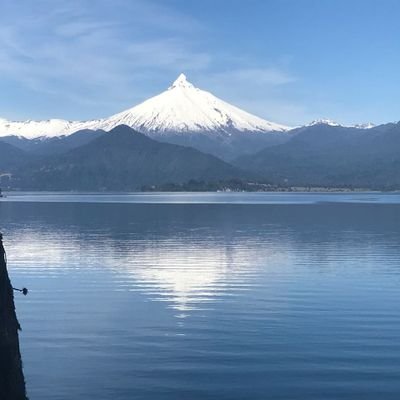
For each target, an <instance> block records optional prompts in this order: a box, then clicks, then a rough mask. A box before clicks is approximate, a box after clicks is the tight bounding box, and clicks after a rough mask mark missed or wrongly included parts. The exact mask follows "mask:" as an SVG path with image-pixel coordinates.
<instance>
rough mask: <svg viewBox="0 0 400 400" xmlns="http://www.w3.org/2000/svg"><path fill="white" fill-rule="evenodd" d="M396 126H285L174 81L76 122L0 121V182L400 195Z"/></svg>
mask: <svg viewBox="0 0 400 400" xmlns="http://www.w3.org/2000/svg"><path fill="white" fill-rule="evenodd" d="M399 150H400V124H398V123H389V124H384V125H379V126H374V125H373V124H370V123H368V124H363V125H356V126H342V125H340V124H337V123H335V122H333V121H329V120H319V121H313V122H312V123H310V124H308V125H306V126H302V127H297V128H289V127H286V126H284V125H280V124H276V123H273V122H269V121H266V120H263V119H261V118H259V117H256V116H254V115H252V114H249V113H247V112H245V111H243V110H241V109H239V108H237V107H235V106H232V105H230V104H228V103H226V102H224V101H223V100H220V99H218V98H217V97H215V96H214V95H212V94H211V93H209V92H206V91H203V90H201V89H198V88H196V87H195V86H194V85H193V84H191V83H190V82H188V80H187V79H186V77H185V76H184V75H183V74H181V75H180V76H179V77H178V79H176V80H175V82H174V83H173V84H172V85H171V86H170V87H169V88H168V89H167V90H166V91H165V92H163V93H161V94H159V95H157V96H155V97H152V98H150V99H149V100H146V101H145V102H143V103H141V104H139V105H137V106H136V107H133V108H131V109H129V110H126V111H124V112H121V113H119V114H116V115H114V116H111V117H109V118H105V119H99V120H92V121H86V122H80V121H65V120H48V121H25V122H12V121H7V120H3V119H0V182H1V184H2V185H3V186H7V187H10V188H14V189H30V190H138V189H140V188H141V187H143V186H147V187H149V186H150V187H151V186H152V185H155V186H158V185H163V184H168V183H174V184H176V183H178V184H181V183H184V182H187V181H189V180H201V181H206V182H217V181H221V182H223V181H226V180H229V179H242V180H247V181H253V182H254V181H257V182H263V183H268V184H274V185H277V186H335V187H339V186H346V187H363V188H378V189H397V188H400V174H399V173H398V172H397V171H399V168H398V167H399V166H400V156H399V155H398V154H400V151H399Z"/></svg>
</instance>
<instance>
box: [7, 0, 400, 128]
mask: <svg viewBox="0 0 400 400" xmlns="http://www.w3.org/2000/svg"><path fill="white" fill-rule="evenodd" d="M399 15H400V1H397V0H246V1H244V0H241V1H239V0H201V1H199V0H196V1H195V0H160V1H157V0H137V1H136V0H113V1H109V0H69V1H64V0H63V1H61V0H35V1H31V0H2V1H1V4H0V92H1V96H0V117H3V118H8V119H17V120H19V119H44V118H67V119H91V118H98V117H106V116H109V115H111V114H113V113H116V112H119V111H122V110H123V109H126V108H129V107H132V106H133V105H135V104H137V103H139V102H140V101H142V100H145V99H146V98H148V97H150V96H152V95H155V94H157V93H159V92H160V91H162V90H164V89H166V88H167V87H168V86H169V85H170V83H171V82H172V81H173V80H174V79H175V78H176V76H177V75H178V74H179V73H180V72H184V73H185V74H186V75H187V76H188V78H189V80H190V81H192V82H193V83H194V84H195V85H196V86H199V87H201V88H203V89H205V90H209V91H211V92H212V93H214V94H215V95H217V96H219V97H221V98H223V99H224V100H226V101H229V102H231V103H233V104H236V105H238V106H240V107H242V108H244V109H246V110H247V111H250V112H253V113H255V114H257V115H259V116H261V117H264V118H267V119H269V120H272V121H275V122H280V123H285V124H288V125H298V124H303V123H305V122H309V121H311V120H313V119H318V118H330V119H333V120H336V121H338V122H341V123H348V124H350V123H358V122H367V121H372V122H375V123H381V122H388V121H397V120H399V119H400V109H399V104H400V90H399V89H400V29H399Z"/></svg>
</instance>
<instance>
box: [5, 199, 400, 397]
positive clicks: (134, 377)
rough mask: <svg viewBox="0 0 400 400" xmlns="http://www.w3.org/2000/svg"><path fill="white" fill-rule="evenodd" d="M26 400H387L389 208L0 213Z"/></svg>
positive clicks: (338, 205) (31, 207)
mask: <svg viewBox="0 0 400 400" xmlns="http://www.w3.org/2000/svg"><path fill="white" fill-rule="evenodd" d="M0 230H1V231H3V233H4V235H5V237H4V243H5V246H6V250H7V257H8V266H9V271H10V276H11V279H12V281H13V285H14V286H16V287H23V286H27V287H28V288H29V290H30V293H29V295H28V296H27V297H24V296H22V295H20V294H18V293H17V294H16V295H15V296H16V302H17V312H18V316H19V319H20V322H21V325H22V328H23V331H22V332H21V336H20V341H21V347H22V356H23V361H24V372H25V377H26V381H27V389H28V394H29V397H30V399H31V400H61V399H63V400H64V399H65V400H67V399H68V400H78V399H79V400H81V399H96V400H105V399H112V400H128V399H129V400H131V399H135V400H137V399H148V400H164V399H165V400H167V399H168V400H172V399H174V400H176V399H188V400H197V399H235V400H236V399H238V400H239V399H240V400H242V399H257V400H258V399H260V400H261V399H262V400H265V399H291V400H292V399H296V400H297V399H304V400H313V399H315V400H317V399H318V400H322V399H332V400H333V399H335V400H337V399H341V400H343V399H349V400H350V399H351V400H355V399H360V400H361V399H362V400H368V399H371V400H376V399H385V400H388V399H396V400H397V399H398V398H399V396H400V340H399V337H400V301H399V299H400V195H399V194H380V193H341V194H332V193H330V194H318V193H270V194H268V193H252V194H249V193H247V194H246V193H243V194H242V193H216V194H204V193H203V194H192V193H178V194H165V193H155V194H118V193H116V194H93V193H92V194H91V193H86V194H67V193H61V194H60V193H59V194H52V193H40V194H38V193H17V194H10V195H8V197H7V198H4V199H1V201H0Z"/></svg>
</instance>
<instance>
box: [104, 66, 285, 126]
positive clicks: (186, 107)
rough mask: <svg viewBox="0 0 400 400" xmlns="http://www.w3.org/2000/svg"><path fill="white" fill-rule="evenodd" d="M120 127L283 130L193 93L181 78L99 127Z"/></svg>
mask: <svg viewBox="0 0 400 400" xmlns="http://www.w3.org/2000/svg"><path fill="white" fill-rule="evenodd" d="M120 124H126V125H129V126H131V127H133V128H135V129H137V130H139V131H142V132H148V133H151V132H154V133H163V132H165V133H168V132H171V133H172V132H173V133H186V132H203V133H204V132H215V131H218V132H227V133H230V132H235V131H239V132H246V131H252V132H270V131H284V130H287V128H286V127H285V126H282V125H278V124H274V123H272V122H268V121H265V120H263V119H261V118H259V117H256V116H254V115H252V114H249V113H247V112H245V111H242V110H240V109H239V108H237V107H234V106H232V105H230V104H228V103H226V102H224V101H222V100H220V99H218V98H217V97H215V96H213V95H212V94H211V93H209V92H205V91H203V90H200V89H197V88H196V87H194V86H193V85H192V84H191V83H190V82H188V81H187V79H186V77H185V75H183V74H181V75H180V76H179V77H178V79H177V80H176V81H175V82H174V83H173V84H172V86H171V87H170V88H169V89H168V90H166V91H165V92H163V93H161V94H159V95H158V96H155V97H152V98H151V99H149V100H146V101H145V102H143V103H141V104H139V105H138V106H136V107H133V108H131V109H130V110H127V111H124V112H122V113H120V114H117V115H114V116H112V117H110V118H108V119H106V120H104V121H102V122H101V123H100V125H99V127H100V128H102V129H105V130H109V129H111V128H113V127H115V126H116V125H120Z"/></svg>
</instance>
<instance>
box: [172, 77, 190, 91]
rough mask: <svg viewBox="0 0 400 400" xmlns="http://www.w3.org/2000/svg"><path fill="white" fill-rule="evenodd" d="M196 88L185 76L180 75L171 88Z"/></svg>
mask: <svg viewBox="0 0 400 400" xmlns="http://www.w3.org/2000/svg"><path fill="white" fill-rule="evenodd" d="M177 87H180V88H194V86H193V84H191V83H190V82H189V81H188V80H187V77H186V75H185V74H180V75H179V76H178V78H176V79H175V81H174V83H173V84H172V85H171V86H170V89H174V88H177Z"/></svg>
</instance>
